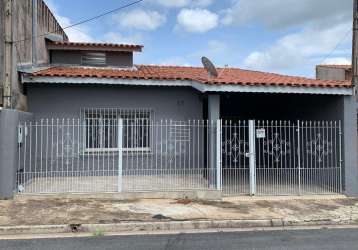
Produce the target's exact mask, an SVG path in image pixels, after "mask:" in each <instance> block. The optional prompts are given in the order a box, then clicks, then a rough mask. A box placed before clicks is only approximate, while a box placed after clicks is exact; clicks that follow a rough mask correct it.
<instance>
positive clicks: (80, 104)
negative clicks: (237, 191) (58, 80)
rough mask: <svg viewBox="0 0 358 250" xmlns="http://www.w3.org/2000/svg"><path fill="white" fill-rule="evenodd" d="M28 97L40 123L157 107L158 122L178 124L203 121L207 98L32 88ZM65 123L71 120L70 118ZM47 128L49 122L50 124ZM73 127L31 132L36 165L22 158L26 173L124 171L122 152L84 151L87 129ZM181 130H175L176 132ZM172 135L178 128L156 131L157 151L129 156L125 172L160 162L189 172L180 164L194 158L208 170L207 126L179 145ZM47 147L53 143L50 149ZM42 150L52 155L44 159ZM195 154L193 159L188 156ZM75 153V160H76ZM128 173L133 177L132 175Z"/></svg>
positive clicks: (177, 92) (166, 92) (174, 92)
mask: <svg viewBox="0 0 358 250" xmlns="http://www.w3.org/2000/svg"><path fill="white" fill-rule="evenodd" d="M28 99H29V110H31V112H33V113H34V117H35V119H36V120H37V121H39V119H41V118H79V117H80V111H81V109H82V108H122V109H136V108H138V109H140V108H145V109H152V110H153V113H154V120H155V121H159V120H161V119H163V120H170V119H171V120H177V121H186V120H188V119H195V120H201V119H202V98H201V95H200V94H199V93H198V92H196V91H195V90H193V89H191V88H168V87H158V88H152V87H151V88H145V87H121V86H96V87H95V86H93V85H87V86H86V85H82V86H75V85H72V86H63V85H62V86H60V85H57V86H55V85H31V86H28ZM60 122H61V121H60ZM65 122H67V121H66V120H65ZM44 124H46V121H45V122H44ZM50 124H51V121H50ZM55 124H56V120H55ZM69 124H70V126H65V127H59V128H58V129H57V128H55V129H54V130H52V129H51V128H50V127H49V130H47V129H43V130H41V128H43V126H36V127H34V126H32V129H28V135H27V137H26V139H27V140H28V142H27V144H26V151H27V153H28V154H29V155H30V154H31V155H32V157H31V161H30V159H29V157H28V158H27V159H26V164H25V165H24V164H23V162H24V161H23V160H21V169H24V172H26V173H29V172H33V171H40V172H42V171H44V169H45V166H46V167H47V168H48V171H56V170H65V171H67V170H69V171H70V172H72V171H78V170H81V169H83V168H84V169H89V170H90V171H91V170H97V169H98V168H101V169H102V168H103V169H105V171H104V172H103V173H102V172H98V171H97V172H95V174H106V173H107V174H108V173H109V172H108V171H114V172H111V173H112V174H115V171H117V169H118V163H117V162H118V157H117V154H116V153H114V155H111V154H109V155H103V154H98V153H97V154H96V153H95V154H83V153H81V150H83V148H82V147H83V143H81V142H82V141H83V137H82V135H83V132H84V131H81V130H80V129H79V127H78V126H74V127H73V126H71V124H72V120H69ZM169 124H170V122H169ZM38 125H40V123H38ZM27 126H29V124H27ZM176 128H177V127H174V126H173V127H172V129H176ZM172 132H173V130H172V131H171V128H169V127H168V130H165V128H163V131H160V127H156V128H154V129H152V131H151V133H150V137H151V138H155V139H151V143H152V144H151V152H150V153H149V154H146V153H144V154H143V153H131V154H124V158H123V170H124V171H127V170H130V169H150V168H154V167H153V166H155V164H156V163H157V164H165V165H166V168H169V169H175V168H177V169H179V168H185V167H188V164H186V165H185V166H184V165H180V164H179V163H180V162H185V161H188V159H191V161H192V162H193V163H191V164H192V167H194V164H198V165H199V166H198V167H200V168H203V167H204V164H203V162H204V154H203V151H204V148H205V147H204V146H203V145H204V138H205V136H206V132H205V129H204V127H203V126H202V125H201V126H200V127H198V126H197V127H195V128H194V129H191V130H190V132H188V133H189V138H190V140H189V141H185V142H179V141H178V142H175V140H173V139H172V134H171V133H172ZM47 133H49V135H50V136H49V137H48V140H45V136H44V135H45V134H47ZM67 135H69V137H70V138H71V143H70V144H69V146H70V147H71V153H69V154H70V160H69V161H67V156H68V153H67V152H64V151H63V150H64V149H63V148H64V147H65V148H67V146H63V144H64V143H67V142H66V141H68V140H67V139H66V136H67ZM63 138H64V139H63ZM177 140H178V139H177ZM30 141H31V142H30ZM173 143H174V144H173ZM45 145H48V149H47V151H46V150H45V147H46V146H45ZM30 146H31V152H30ZM159 148H162V151H161V152H158V149H159ZM179 148H180V149H179ZM41 150H42V151H43V152H47V153H46V154H45V153H44V154H42V155H41V154H40V151H41ZM172 150H175V152H176V154H175V156H174V158H173V155H171V157H168V155H167V153H169V152H171V151H172ZM189 153H190V157H189V156H188V154H189ZM72 155H73V156H74V158H73V157H71V156H72ZM72 160H73V161H74V162H73V161H72ZM159 162H160V163H159ZM98 164H99V165H98ZM148 173H149V172H147V174H148ZM125 174H126V173H125ZM127 174H131V172H128V173H127ZM137 174H140V172H137ZM27 178H31V174H27ZM25 181H26V180H25Z"/></svg>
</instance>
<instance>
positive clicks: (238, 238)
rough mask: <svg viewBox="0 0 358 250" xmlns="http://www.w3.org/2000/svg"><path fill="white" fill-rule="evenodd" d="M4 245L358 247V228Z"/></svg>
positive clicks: (46, 248) (51, 248)
mask: <svg viewBox="0 0 358 250" xmlns="http://www.w3.org/2000/svg"><path fill="white" fill-rule="evenodd" d="M0 249H4V250H5V249H6V250H8V249H9V250H15V249H16V250H17V249H21V250H30V249H31V250H57V249H59V250H60V249H61V250H64V249H65V250H66V249H71V250H73V249H75V250H85V249H86V250H87V249H101V250H102V249H108V250H111V249H113V250H114V249H115V250H121V249H146V250H151V249H153V250H161V249H163V250H169V249H187V250H201V249H204V250H211V249H315V250H319V249H322V250H323V249H324V250H330V249H332V250H333V249H334V250H340V249H358V229H352V228H350V229H348V228H345V229H315V230H312V229H309V230H307V229H306V230H287V231H286V230H285V231H251V232H225V233H224V232H223V233H195V234H192V233H191V234H171V235H135V236H133V235H132V236H92V237H83V238H78V237H74V238H53V239H30V240H0Z"/></svg>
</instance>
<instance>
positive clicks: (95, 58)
mask: <svg viewBox="0 0 358 250" xmlns="http://www.w3.org/2000/svg"><path fill="white" fill-rule="evenodd" d="M105 64H106V53H105V52H84V53H83V54H82V65H87V66H103V65H105Z"/></svg>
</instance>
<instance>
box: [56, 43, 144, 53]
mask: <svg viewBox="0 0 358 250" xmlns="http://www.w3.org/2000/svg"><path fill="white" fill-rule="evenodd" d="M49 44H50V45H51V46H59V47H62V46H71V47H95V48H115V49H133V50H139V51H140V50H142V48H143V45H135V44H117V43H87V42H69V41H58V42H52V41H51V42H49Z"/></svg>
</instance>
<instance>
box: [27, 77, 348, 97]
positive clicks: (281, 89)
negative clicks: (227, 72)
mask: <svg viewBox="0 0 358 250" xmlns="http://www.w3.org/2000/svg"><path fill="white" fill-rule="evenodd" d="M22 82H23V83H51V84H52V83H56V84H58V83H66V84H109V85H134V86H173V87H175V86H177V87H178V86H180V87H183V86H184V87H185V86H186V87H193V88H194V89H196V90H198V91H200V92H202V93H205V92H242V93H289V94H322V95H353V88H337V87H334V88H324V87H304V86H302V87H292V86H260V85H257V86H243V85H217V84H216V85H209V84H204V83H200V82H197V81H189V80H143V79H119V78H97V77H57V76H36V77H34V76H23V77H22Z"/></svg>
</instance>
